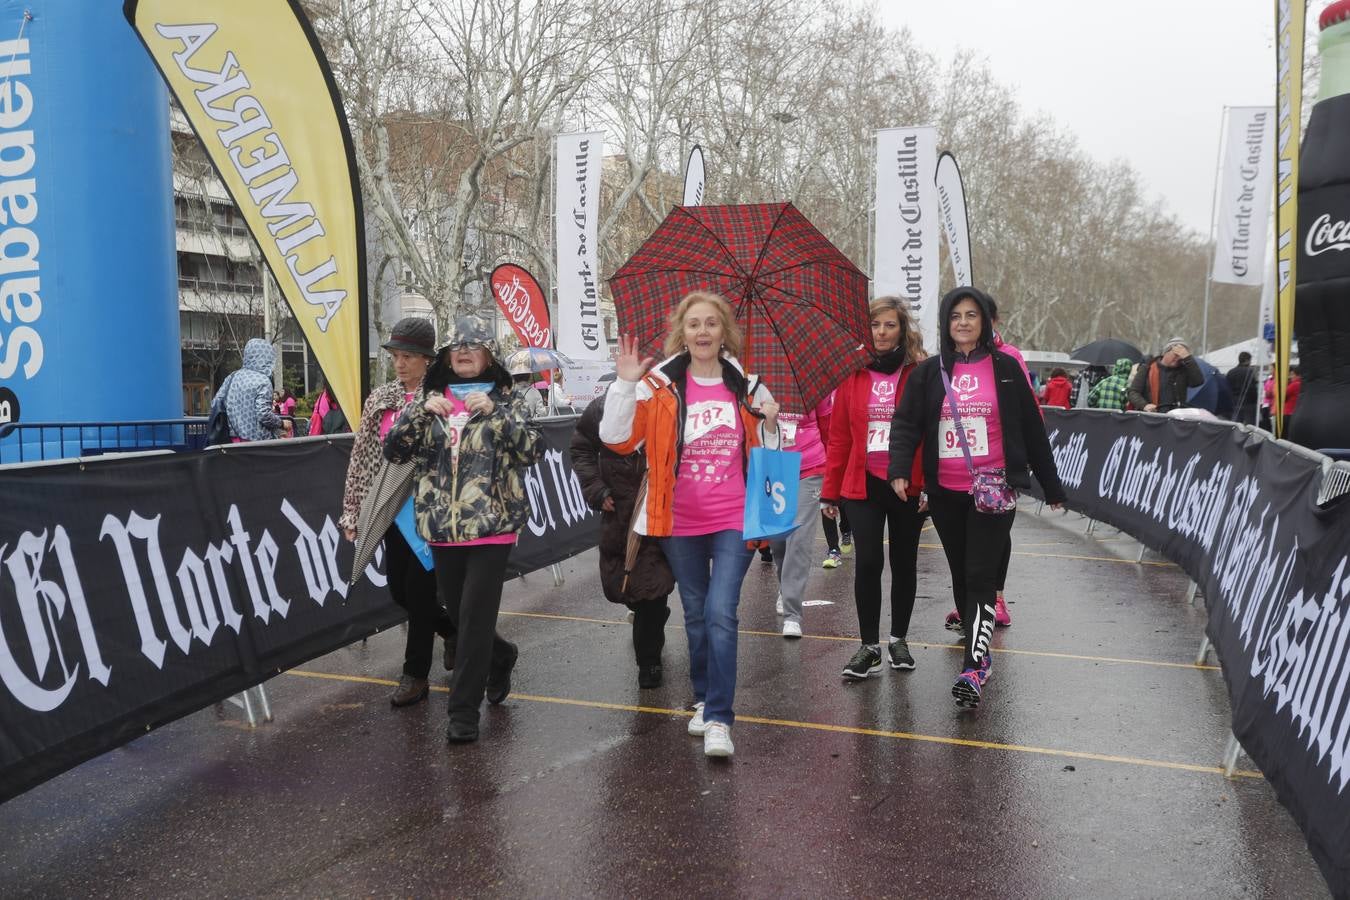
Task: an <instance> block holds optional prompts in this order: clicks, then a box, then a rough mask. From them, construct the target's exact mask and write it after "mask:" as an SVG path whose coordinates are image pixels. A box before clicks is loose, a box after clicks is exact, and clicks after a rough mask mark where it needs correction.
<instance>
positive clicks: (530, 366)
mask: <svg viewBox="0 0 1350 900" xmlns="http://www.w3.org/2000/svg"><path fill="white" fill-rule="evenodd" d="M564 363H566V364H567V365H571V364H572V360H570V359H568V358H567V357H566V356H564V355H563V354H561V353H559V352H558V351H557V350H550V349H549V348H547V347H524V348H522V349H520V350H517V351H516V352H515V353H512V354H511V355H510V356H508V357H507V358H506V359H505V361H504V362H503V363H502V365H504V366H505V367H506V371H508V372H510V373H511V374H512V375H527V374H529V373H530V372H547V371H549V370H550V369H560V368H562V366H563V364H564Z"/></svg>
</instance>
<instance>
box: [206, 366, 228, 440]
mask: <svg viewBox="0 0 1350 900" xmlns="http://www.w3.org/2000/svg"><path fill="white" fill-rule="evenodd" d="M233 381H234V375H231V376H230V377H229V378H226V379H225V383H224V384H222V385H221V386H220V391H219V392H217V393H216V396H215V397H214V398H213V399H212V400H211V409H210V410H209V411H208V413H207V417H206V445H207V446H208V447H210V446H212V445H213V444H228V443H229V442H230V416H229V414H228V413H227V412H226V411H225V398H226V397H227V396H228V394H229V392H230V384H231V382H233Z"/></svg>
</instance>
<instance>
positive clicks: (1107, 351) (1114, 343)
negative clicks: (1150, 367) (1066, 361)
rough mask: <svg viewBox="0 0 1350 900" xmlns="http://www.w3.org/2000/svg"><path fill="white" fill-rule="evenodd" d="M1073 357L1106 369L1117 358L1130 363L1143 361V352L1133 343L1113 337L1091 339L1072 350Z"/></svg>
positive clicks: (1113, 363)
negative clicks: (1091, 340) (1097, 339)
mask: <svg viewBox="0 0 1350 900" xmlns="http://www.w3.org/2000/svg"><path fill="white" fill-rule="evenodd" d="M1072 355H1073V358H1074V359H1078V360H1082V361H1083V362H1085V363H1087V364H1088V365H1090V366H1106V367H1107V368H1108V369H1109V368H1111V367H1112V366H1113V365H1115V364H1116V360H1118V359H1128V360H1129V361H1130V362H1132V363H1137V362H1143V361H1144V354H1143V353H1141V352H1140V351H1139V348H1138V347H1136V346H1135V345H1134V344H1129V343H1126V342H1125V341H1118V340H1116V339H1114V338H1107V339H1106V340H1101V341H1093V342H1092V343H1090V344H1084V345H1083V346H1082V347H1079V348H1078V349H1077V350H1075V351H1073V354H1072Z"/></svg>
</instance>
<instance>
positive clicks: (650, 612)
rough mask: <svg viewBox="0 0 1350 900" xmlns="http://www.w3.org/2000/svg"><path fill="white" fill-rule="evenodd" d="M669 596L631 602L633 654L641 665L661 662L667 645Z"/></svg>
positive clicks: (629, 605) (629, 606) (652, 664)
mask: <svg viewBox="0 0 1350 900" xmlns="http://www.w3.org/2000/svg"><path fill="white" fill-rule="evenodd" d="M666 601H667V598H665V597H662V598H661V599H660V600H647V601H645V602H643V603H629V604H628V608H629V609H631V610H632V611H633V654H634V656H636V657H637V664H638V665H639V666H654V665H656V664H657V663H659V662H661V651H662V650H663V649H665V646H666V620H667V619H669V618H670V606H669V605H668V604H667V602H666Z"/></svg>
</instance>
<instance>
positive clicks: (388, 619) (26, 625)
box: [0, 418, 599, 801]
mask: <svg viewBox="0 0 1350 900" xmlns="http://www.w3.org/2000/svg"><path fill="white" fill-rule="evenodd" d="M574 423H575V419H574V418H571V419H565V420H553V421H548V422H545V423H543V424H542V431H543V435H544V438H545V441H546V443H547V445H548V450H547V452H546V453H545V457H544V459H543V460H542V461H541V462H540V463H539V464H537V465H536V466H534V467H533V468H532V469H531V471H530V472H529V474H528V478H527V482H528V490H529V493H530V499H531V503H532V506H533V514H532V516H531V519H530V523H529V525H528V526H527V527H526V528H525V529H523V530H522V533H521V538H520V543H519V544H518V545H517V548H516V550H515V552H514V554H513V555H512V558H511V561H512V563H511V564H512V567H513V568H514V570H515V571H516V572H517V573H524V572H529V571H532V570H533V569H536V568H540V567H542V566H547V565H550V564H552V563H554V562H557V561H559V560H561V559H565V558H566V557H568V556H571V555H573V554H575V553H579V552H581V551H582V550H585V549H587V548H588V547H591V546H594V545H595V543H596V540H597V538H598V533H599V517H598V516H596V515H594V514H591V513H590V512H589V511H588V510H586V509H585V504H584V502H582V501H581V490H580V485H579V484H578V483H577V480H576V476H575V475H574V474H573V473H572V470H571V462H570V458H569V457H568V454H567V446H568V443H569V441H570V439H571V434H572V430H573V427H574ZM351 441H352V438H351V436H350V435H347V436H345V437H343V436H338V437H334V438H329V439H324V440H318V439H316V440H313V441H306V440H300V441H286V442H276V443H267V444H253V445H239V446H237V447H231V448H227V449H225V450H223V451H221V450H212V451H207V452H204V453H190V454H177V455H175V454H169V455H163V456H153V457H134V458H132V457H128V458H122V459H117V458H109V459H106V460H99V461H95V462H88V463H80V462H71V463H60V464H55V465H40V466H35V467H27V468H10V469H0V497H3V498H4V499H3V506H0V801H3V800H5V799H8V798H10V797H12V796H14V795H16V794H18V793H20V792H22V791H24V790H27V789H28V788H30V787H32V786H33V785H35V784H38V783H40V782H41V781H44V780H46V779H48V778H51V777H52V776H54V775H57V774H59V773H60V772H63V771H65V770H66V769H69V768H71V767H72V766H74V765H77V764H78V763H80V762H83V761H84V760H86V759H89V758H91V757H93V756H96V755H98V754H99V753H103V752H105V751H107V750H110V749H112V748H114V747H117V746H120V745H121V744H124V743H126V742H127V741H130V740H131V739H133V738H135V737H137V736H139V735H142V734H144V733H145V732H146V731H147V730H149V729H150V728H154V727H157V726H159V725H163V724H165V723H167V722H170V721H172V720H174V719H177V718H179V717H181V716H184V715H187V714H188V713H191V712H194V711H195V710H198V709H201V708H203V707H205V706H209V705H210V704H212V703H216V702H218V701H220V700H222V699H224V698H226V697H228V696H230V695H232V694H235V693H238V692H239V691H241V690H244V689H245V688H248V687H251V686H253V685H255V684H258V683H260V682H262V681H265V680H266V679H267V678H269V677H271V676H272V675H274V674H276V673H277V672H280V671H283V670H285V669H288V668H291V667H293V666H296V665H299V664H301V663H303V662H306V661H307V660H310V659H313V658H314V657H316V656H320V655H322V654H325V653H328V652H330V651H332V650H335V649H337V648H338V647H342V646H345V645H346V644H349V643H351V642H353V641H356V640H359V639H361V638H363V637H366V636H368V635H370V634H372V633H374V632H377V631H380V630H382V629H384V628H388V627H390V626H391V625H394V624H397V623H398V622H399V621H401V620H402V618H403V613H402V611H401V610H400V609H399V608H398V607H396V606H394V605H393V603H392V602H390V599H389V594H388V592H387V591H386V590H385V589H384V588H385V579H384V575H383V574H382V571H381V567H382V565H383V553H382V552H381V553H377V555H376V558H375V562H374V563H373V564H372V565H370V566H368V567H367V568H366V570H365V573H364V577H363V578H361V579H360V580H358V581H357V582H356V584H355V585H353V586H351V587H350V588H348V586H347V581H348V574H349V571H350V567H351V563H352V558H353V557H352V552H353V551H352V545H351V544H350V543H348V542H347V541H346V540H343V539H342V537H341V535H340V533H339V530H338V527H337V519H338V516H339V515H340V513H341V498H342V486H343V481H344V479H345V476H346V471H347V461H348V458H349V456H350V451H351Z"/></svg>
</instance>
